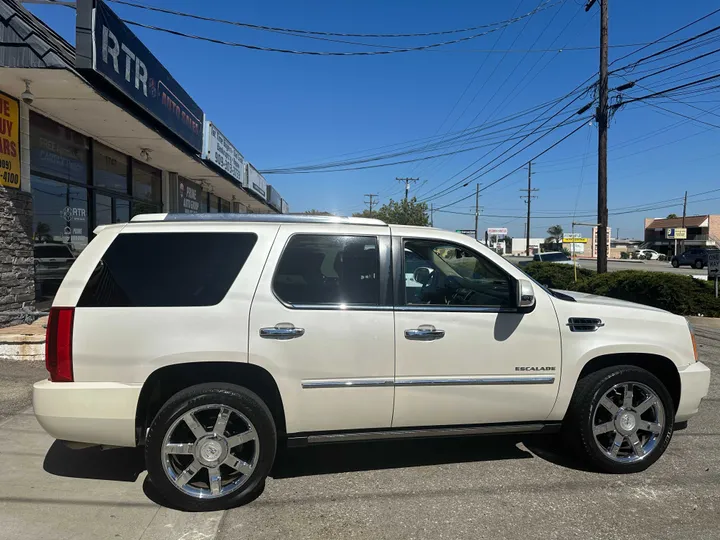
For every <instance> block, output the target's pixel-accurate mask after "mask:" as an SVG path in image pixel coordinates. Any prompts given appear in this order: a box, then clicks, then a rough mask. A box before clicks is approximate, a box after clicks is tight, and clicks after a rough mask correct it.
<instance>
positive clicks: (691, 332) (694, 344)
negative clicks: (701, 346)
mask: <svg viewBox="0 0 720 540" xmlns="http://www.w3.org/2000/svg"><path fill="white" fill-rule="evenodd" d="M687 325H688V330H690V339H691V340H692V346H693V354H694V355H695V361H696V362H697V361H698V360H699V359H700V356H699V354H698V346H697V340H696V339H695V331H694V330H693V327H692V324H690V321H688V322H687Z"/></svg>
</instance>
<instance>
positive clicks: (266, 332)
mask: <svg viewBox="0 0 720 540" xmlns="http://www.w3.org/2000/svg"><path fill="white" fill-rule="evenodd" d="M304 334H305V329H304V328H296V327H295V326H293V325H292V324H288V323H279V324H276V325H275V326H271V327H269V328H261V329H260V337H261V338H265V339H279V340H287V339H295V338H299V337H300V336H302V335H304Z"/></svg>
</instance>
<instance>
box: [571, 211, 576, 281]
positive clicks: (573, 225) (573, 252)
mask: <svg viewBox="0 0 720 540" xmlns="http://www.w3.org/2000/svg"><path fill="white" fill-rule="evenodd" d="M572 237H573V240H575V222H574V221H573V224H572ZM572 246H573V247H572V260H573V273H574V274H575V283H577V259H576V258H575V242H573V245H572Z"/></svg>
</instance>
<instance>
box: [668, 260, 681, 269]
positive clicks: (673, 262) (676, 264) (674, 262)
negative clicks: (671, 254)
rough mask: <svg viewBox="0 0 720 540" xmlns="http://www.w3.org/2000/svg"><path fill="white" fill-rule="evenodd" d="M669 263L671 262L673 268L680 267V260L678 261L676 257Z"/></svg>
mask: <svg viewBox="0 0 720 540" xmlns="http://www.w3.org/2000/svg"><path fill="white" fill-rule="evenodd" d="M670 264H672V267H673V268H679V267H680V261H678V260H677V259H673V260H672V262H671V263H670Z"/></svg>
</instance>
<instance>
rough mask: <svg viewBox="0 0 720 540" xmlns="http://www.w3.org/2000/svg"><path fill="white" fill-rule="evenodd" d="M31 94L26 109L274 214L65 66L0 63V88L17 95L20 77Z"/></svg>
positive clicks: (252, 208) (21, 89)
mask: <svg viewBox="0 0 720 540" xmlns="http://www.w3.org/2000/svg"><path fill="white" fill-rule="evenodd" d="M26 79H27V80H29V81H31V84H30V88H31V91H32V93H33V95H34V96H35V98H34V101H33V103H32V105H31V106H30V108H31V109H32V110H35V111H37V112H38V113H40V114H42V115H44V116H47V117H48V118H51V119H53V120H55V121H56V122H59V123H60V124H63V125H65V126H67V127H69V128H71V129H73V130H75V131H77V132H79V133H82V134H83V135H86V136H88V137H92V138H93V139H95V140H97V141H100V142H101V143H103V144H105V145H107V146H109V147H111V148H114V149H115V150H117V151H118V152H122V153H124V154H127V155H129V156H132V157H134V158H135V159H137V160H139V161H146V160H145V158H144V157H143V156H142V152H143V150H144V149H147V150H148V151H149V155H150V159H151V161H150V165H152V166H154V167H158V168H160V169H163V170H166V171H170V172H175V173H177V174H178V175H180V176H184V177H185V178H188V179H190V180H194V181H196V182H199V183H201V184H203V186H204V187H205V188H206V189H207V190H208V191H210V192H211V193H213V194H215V195H217V196H219V197H222V198H223V199H226V200H228V201H235V202H239V203H241V204H242V205H244V206H245V207H247V208H248V209H249V210H250V211H251V212H257V213H274V212H275V211H274V210H272V209H271V208H270V207H269V206H268V205H267V203H265V202H261V201H259V200H258V199H257V198H255V197H254V196H253V195H251V194H250V193H248V192H247V191H245V190H244V189H243V188H242V187H241V185H240V184H239V183H238V182H237V181H236V180H234V179H231V178H229V177H227V176H224V175H223V174H221V173H219V172H217V171H216V170H214V169H213V168H211V167H210V166H209V165H207V164H206V163H204V162H203V161H202V160H201V159H200V158H199V157H198V156H192V155H189V154H188V153H187V152H186V151H185V150H183V149H181V148H178V146H176V145H175V144H173V143H172V142H170V141H168V139H167V138H165V137H163V136H162V135H161V134H160V133H158V131H156V130H155V129H153V128H151V127H149V126H148V125H146V124H145V123H144V122H142V121H141V120H140V119H138V118H137V117H136V116H135V115H134V114H131V113H130V112H128V111H127V110H125V109H123V108H122V107H121V106H119V105H118V104H116V103H114V102H113V101H111V100H109V99H108V98H107V97H105V96H103V95H102V94H101V93H100V92H98V91H97V90H96V89H95V88H94V87H93V86H91V85H90V84H89V83H88V82H87V81H86V80H85V79H84V78H83V77H82V76H80V75H79V74H78V73H77V72H75V71H73V70H71V69H35V68H5V67H0V90H1V91H3V92H5V93H6V94H9V95H11V96H14V97H16V98H18V99H19V97H20V95H21V94H22V92H24V91H25V82H24V81H25V80H26Z"/></svg>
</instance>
